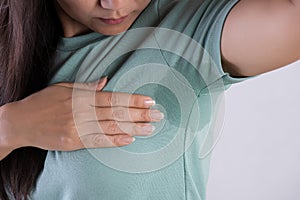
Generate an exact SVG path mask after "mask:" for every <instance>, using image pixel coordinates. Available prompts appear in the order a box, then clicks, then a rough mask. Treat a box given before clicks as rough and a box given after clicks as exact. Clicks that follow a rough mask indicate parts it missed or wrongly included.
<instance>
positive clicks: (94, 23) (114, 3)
mask: <svg viewBox="0 0 300 200" xmlns="http://www.w3.org/2000/svg"><path fill="white" fill-rule="evenodd" d="M150 1H151V0H88V1H86V0H57V10H58V14H59V17H60V19H61V22H62V26H63V30H64V36H65V37H73V36H76V35H81V34H84V33H87V32H91V31H95V32H98V33H101V34H104V35H116V34H119V33H121V32H123V31H126V30H128V29H129V27H130V26H131V25H132V23H133V22H134V21H135V20H136V18H137V17H138V16H139V15H140V14H141V12H142V11H143V10H144V9H145V8H146V7H147V5H148V4H149V3H150ZM79 10H80V12H78V11H79ZM124 16H127V18H126V19H125V21H124V22H122V23H120V24H116V25H108V24H106V23H104V22H102V21H101V20H100V19H99V18H104V19H118V18H121V17H124Z"/></svg>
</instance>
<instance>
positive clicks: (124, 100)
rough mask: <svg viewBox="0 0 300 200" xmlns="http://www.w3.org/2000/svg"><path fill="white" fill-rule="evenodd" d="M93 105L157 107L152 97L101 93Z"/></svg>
mask: <svg viewBox="0 0 300 200" xmlns="http://www.w3.org/2000/svg"><path fill="white" fill-rule="evenodd" d="M92 105H93V106H98V107H111V106H112V107H114V106H123V107H135V108H149V107H151V106H154V105H155V101H154V100H153V99H151V98H150V97H147V96H143V95H138V94H128V93H120V92H113V93H112V92H100V93H96V94H95V102H94V103H93V104H92Z"/></svg>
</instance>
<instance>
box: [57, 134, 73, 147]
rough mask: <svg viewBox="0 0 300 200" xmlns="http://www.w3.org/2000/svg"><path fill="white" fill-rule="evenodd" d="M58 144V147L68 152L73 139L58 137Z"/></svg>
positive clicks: (64, 136)
mask: <svg viewBox="0 0 300 200" xmlns="http://www.w3.org/2000/svg"><path fill="white" fill-rule="evenodd" d="M59 144H60V146H61V147H62V148H63V149H65V150H70V149H72V146H73V144H74V140H73V138H71V137H69V136H66V135H63V136H60V137H59Z"/></svg>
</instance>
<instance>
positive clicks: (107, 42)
mask: <svg viewBox="0 0 300 200" xmlns="http://www.w3.org/2000/svg"><path fill="white" fill-rule="evenodd" d="M236 3H237V0H206V1H201V0H152V1H151V3H150V4H149V5H148V7H147V8H146V9H145V10H144V11H143V13H142V14H141V15H140V16H139V18H138V19H137V20H136V21H135V23H134V24H133V25H132V27H131V28H130V30H128V31H127V32H125V33H122V34H120V35H117V36H104V35H101V34H98V33H90V34H87V35H83V36H78V37H73V38H62V39H61V42H60V44H59V47H58V49H57V55H56V65H55V66H54V68H53V69H52V72H51V75H50V77H51V81H50V83H49V84H53V83H57V82H74V81H76V82H86V81H94V80H97V79H99V78H100V77H103V76H108V78H109V82H108V84H107V86H106V87H105V88H104V90H105V91H118V92H128V93H137V94H144V95H149V96H151V97H152V98H153V99H155V100H156V103H157V105H156V106H155V107H156V108H158V109H160V110H161V111H162V112H163V113H164V114H165V119H164V120H162V121H161V122H159V123H155V126H156V130H155V133H154V135H152V136H149V137H137V140H136V141H135V142H134V143H133V144H131V145H129V146H126V147H121V148H102V149H88V150H79V151H74V152H59V151H49V152H48V154H47V158H46V161H45V167H44V170H43V171H42V173H41V175H40V177H39V179H38V182H37V185H36V188H35V190H34V191H33V193H32V196H31V198H32V199H36V200H47V199H49V200H54V199H55V200H56V199H64V200H73V199H74V200H77V199H79V200H81V199H84V200H86V199H91V200H94V199H103V200H119V199H122V200H123V199H124V200H144V199H151V200H157V199H162V200H177V199H178V200H181V199H188V200H196V199H197V200H198V199H201V200H204V199H205V193H206V183H207V179H208V170H209V159H210V156H209V153H210V151H211V149H212V148H213V146H214V144H215V141H216V138H217V136H218V134H219V133H220V126H221V125H222V119H223V118H222V117H223V108H224V105H223V101H222V100H223V91H224V90H225V89H226V88H228V86H230V85H231V84H232V83H236V82H239V81H242V80H244V79H238V78H232V77H230V76H229V75H228V74H227V73H224V72H223V70H222V65H221V55H220V38H221V32H222V28H223V24H224V21H225V18H226V16H227V14H228V13H229V11H230V9H231V8H232V7H233V6H234V5H235V4H236ZM74 105H75V104H74ZM75 106H76V105H75ZM75 120H76V119H75Z"/></svg>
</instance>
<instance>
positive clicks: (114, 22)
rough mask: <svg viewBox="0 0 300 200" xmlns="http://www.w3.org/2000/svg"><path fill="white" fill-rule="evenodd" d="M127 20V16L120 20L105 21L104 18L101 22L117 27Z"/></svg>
mask: <svg viewBox="0 0 300 200" xmlns="http://www.w3.org/2000/svg"><path fill="white" fill-rule="evenodd" d="M126 18H127V16H125V17H122V18H119V19H103V18H100V20H101V21H102V22H103V23H105V24H108V25H117V24H121V23H122V22H124V21H125V19H126Z"/></svg>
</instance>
